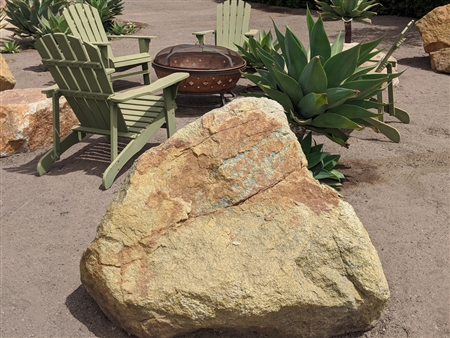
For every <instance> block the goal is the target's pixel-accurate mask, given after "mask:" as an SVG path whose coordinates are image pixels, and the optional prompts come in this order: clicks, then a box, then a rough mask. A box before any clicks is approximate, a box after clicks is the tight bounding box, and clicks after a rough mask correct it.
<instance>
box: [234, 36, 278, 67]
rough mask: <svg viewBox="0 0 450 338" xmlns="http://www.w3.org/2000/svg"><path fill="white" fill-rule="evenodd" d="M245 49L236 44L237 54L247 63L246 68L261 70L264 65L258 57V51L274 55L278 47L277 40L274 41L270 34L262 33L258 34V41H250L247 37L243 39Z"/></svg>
mask: <svg viewBox="0 0 450 338" xmlns="http://www.w3.org/2000/svg"><path fill="white" fill-rule="evenodd" d="M244 40H245V47H242V46H239V45H237V44H235V45H236V47H237V49H238V51H239V53H240V54H241V55H242V58H243V59H244V60H245V61H246V62H247V66H249V67H253V68H262V67H264V63H263V62H262V60H261V59H260V57H259V55H258V49H259V48H262V49H263V50H265V51H266V52H268V53H276V52H277V51H278V50H279V49H280V47H279V44H278V41H277V40H274V39H273V37H272V32H271V31H269V32H267V33H266V32H265V31H262V32H261V33H259V38H258V40H256V39H254V38H253V39H250V38H248V37H244Z"/></svg>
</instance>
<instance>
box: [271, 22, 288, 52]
mask: <svg viewBox="0 0 450 338" xmlns="http://www.w3.org/2000/svg"><path fill="white" fill-rule="evenodd" d="M272 23H273V27H274V29H275V34H276V36H277V40H278V44H279V46H280V49H281V53H282V54H283V55H286V47H285V46H286V44H285V41H284V40H285V37H284V35H283V33H281V31H280V30H279V29H278V27H277V25H276V24H275V21H273V19H272Z"/></svg>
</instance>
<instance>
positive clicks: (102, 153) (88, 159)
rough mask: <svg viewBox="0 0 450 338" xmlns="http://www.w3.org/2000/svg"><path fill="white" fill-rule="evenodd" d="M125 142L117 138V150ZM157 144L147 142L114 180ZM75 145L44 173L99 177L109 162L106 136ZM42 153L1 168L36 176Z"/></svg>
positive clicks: (49, 174)
mask: <svg viewBox="0 0 450 338" xmlns="http://www.w3.org/2000/svg"><path fill="white" fill-rule="evenodd" d="M127 144H128V141H127V140H123V139H119V152H120V151H122V150H123V148H125V146H126V145H127ZM157 145H158V144H157V143H147V144H146V145H145V146H144V147H143V148H142V149H141V150H140V151H139V152H138V153H136V154H135V155H134V156H133V157H132V158H131V159H130V160H129V161H128V162H127V163H126V164H125V165H124V166H123V167H122V169H121V170H120V172H119V173H118V175H117V176H116V179H115V180H117V179H118V178H119V177H121V176H122V175H123V174H124V173H126V172H127V171H128V170H129V169H130V168H131V166H132V165H133V163H134V161H135V160H136V159H137V158H138V157H139V156H140V155H142V154H143V153H144V152H145V151H147V150H148V149H150V148H152V147H154V146H157ZM75 147H77V150H75V152H74V153H70V149H69V150H68V151H67V153H65V154H63V156H62V159H60V160H58V161H56V162H55V163H53V164H52V166H51V167H50V170H49V171H48V172H47V173H46V175H47V176H62V175H67V174H69V173H73V172H77V171H82V172H84V174H86V175H93V176H97V177H99V178H101V177H102V176H103V172H104V171H105V170H106V168H107V167H108V166H109V164H110V145H109V143H108V142H107V139H106V137H95V136H87V137H86V138H85V139H83V141H81V142H80V143H78V144H77V145H75V146H73V147H72V148H74V149H75ZM43 155H44V152H42V151H39V152H38V154H37V155H36V156H35V157H34V158H33V159H32V160H30V161H28V162H27V163H25V164H22V165H20V166H16V167H6V168H5V167H4V168H3V169H4V170H5V171H7V172H14V173H19V174H24V175H34V176H37V175H38V174H37V171H36V167H37V164H38V162H39V160H40V159H41V157H42V156H43Z"/></svg>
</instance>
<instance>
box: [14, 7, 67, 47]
mask: <svg viewBox="0 0 450 338" xmlns="http://www.w3.org/2000/svg"><path fill="white" fill-rule="evenodd" d="M67 3H68V2H67V1H66V0H9V1H7V2H6V15H7V18H6V21H8V22H9V23H10V24H12V25H13V26H14V27H11V28H6V29H8V30H10V31H12V32H13V33H14V35H18V36H22V37H28V36H32V37H34V39H37V38H38V37H40V31H42V26H41V21H43V20H49V19H50V18H51V16H52V15H53V16H59V14H60V13H61V11H62V10H63V9H64V7H65V6H66V5H67Z"/></svg>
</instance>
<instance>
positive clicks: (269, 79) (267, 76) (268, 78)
mask: <svg viewBox="0 0 450 338" xmlns="http://www.w3.org/2000/svg"><path fill="white" fill-rule="evenodd" d="M256 71H257V72H258V74H259V75H261V77H262V78H263V79H264V80H265V83H263V84H266V83H269V84H270V87H272V88H277V79H276V78H275V76H274V75H273V73H271V72H269V71H268V70H265V69H261V68H258V69H256Z"/></svg>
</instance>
